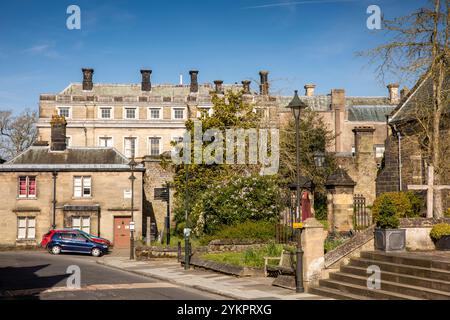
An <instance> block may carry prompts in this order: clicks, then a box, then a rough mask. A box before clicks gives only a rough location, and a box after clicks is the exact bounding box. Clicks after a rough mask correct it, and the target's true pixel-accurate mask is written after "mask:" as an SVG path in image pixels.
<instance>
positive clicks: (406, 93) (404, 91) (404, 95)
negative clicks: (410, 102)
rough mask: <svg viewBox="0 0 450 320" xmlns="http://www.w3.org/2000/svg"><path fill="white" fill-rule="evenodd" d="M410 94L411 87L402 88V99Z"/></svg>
mask: <svg viewBox="0 0 450 320" xmlns="http://www.w3.org/2000/svg"><path fill="white" fill-rule="evenodd" d="M408 94H409V89H408V88H407V87H403V89H402V90H400V99H404V98H405V97H406V96H407V95H408Z"/></svg>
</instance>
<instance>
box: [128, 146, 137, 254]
mask: <svg viewBox="0 0 450 320" xmlns="http://www.w3.org/2000/svg"><path fill="white" fill-rule="evenodd" d="M129 166H130V170H131V175H130V178H129V179H130V181H131V209H130V210H131V222H130V260H134V181H135V180H136V177H135V176H134V168H135V167H136V162H135V161H134V155H133V157H132V158H131V161H130V163H129Z"/></svg>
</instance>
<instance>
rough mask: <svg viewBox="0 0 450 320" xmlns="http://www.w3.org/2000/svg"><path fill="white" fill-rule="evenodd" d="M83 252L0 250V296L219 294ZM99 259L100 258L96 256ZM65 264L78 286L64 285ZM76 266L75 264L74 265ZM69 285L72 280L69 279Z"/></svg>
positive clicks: (83, 297)
mask: <svg viewBox="0 0 450 320" xmlns="http://www.w3.org/2000/svg"><path fill="white" fill-rule="evenodd" d="M97 259H99V258H94V257H91V256H85V255H73V254H70V255H69V254H60V255H56V256H55V255H51V254H49V253H47V252H44V251H14V252H12V251H9V252H0V299H41V300H60V299H63V300H66V299H70V300H138V299H139V300H141V299H145V300H167V299H169V300H170V299H174V300H209V299H223V298H222V297H220V296H217V295H212V294H208V293H205V292H203V291H198V290H194V289H191V288H186V287H179V286H177V285H174V284H171V283H168V282H164V281H160V280H157V279H152V278H148V277H143V276H139V275H136V274H133V273H129V272H126V271H121V270H117V269H113V268H109V267H106V266H103V265H100V264H97V263H96V260H97ZM100 259H101V258H100ZM69 266H78V267H79V268H80V271H81V272H80V280H81V281H80V282H81V289H77V288H71V287H70V286H69V287H68V286H67V282H68V278H69V277H71V273H67V268H68V267H69ZM75 268H76V267H75ZM69 283H70V284H71V285H72V287H73V284H74V281H69Z"/></svg>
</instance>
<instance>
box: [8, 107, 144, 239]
mask: <svg viewBox="0 0 450 320" xmlns="http://www.w3.org/2000/svg"><path fill="white" fill-rule="evenodd" d="M50 124H51V135H50V136H49V138H50V143H48V142H43V141H40V142H38V143H37V144H36V145H34V146H32V147H30V148H29V149H27V150H26V151H24V152H23V153H21V154H19V155H18V156H17V157H15V158H13V159H12V160H10V161H8V162H6V163H5V164H2V165H0V190H2V205H1V207H0V245H5V246H15V245H32V246H34V245H38V244H39V242H40V240H41V239H42V236H43V235H44V234H45V233H46V232H48V231H49V230H50V229H52V228H77V229H81V230H83V231H86V232H88V233H90V234H93V235H96V236H100V237H105V238H107V239H110V240H111V241H112V242H113V243H114V246H115V247H119V248H120V247H128V246H129V243H130V230H129V228H130V227H129V225H130V221H131V210H132V208H131V191H130V189H131V182H130V179H129V178H130V175H131V174H130V166H129V160H128V159H127V158H126V157H125V156H123V155H122V154H121V153H120V152H118V151H117V150H116V149H115V148H113V147H99V146H96V147H86V146H83V147H67V146H66V134H65V133H66V121H65V119H64V117H63V116H58V115H53V116H52V118H51V121H50ZM134 171H135V172H134V175H135V177H136V180H135V184H134V208H133V220H134V222H135V236H136V239H139V238H140V237H141V236H142V199H143V196H142V181H143V173H144V171H145V169H144V167H143V166H142V165H138V166H137V167H135V169H134Z"/></svg>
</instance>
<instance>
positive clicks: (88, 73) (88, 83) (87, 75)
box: [81, 68, 94, 91]
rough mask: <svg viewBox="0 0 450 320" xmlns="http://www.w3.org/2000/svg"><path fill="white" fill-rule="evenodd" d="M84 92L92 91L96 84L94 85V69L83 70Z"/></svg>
mask: <svg viewBox="0 0 450 320" xmlns="http://www.w3.org/2000/svg"><path fill="white" fill-rule="evenodd" d="M81 71H82V72H83V90H86V91H91V90H92V87H93V86H94V84H93V83H92V75H93V74H94V69H89V68H83V69H81Z"/></svg>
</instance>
